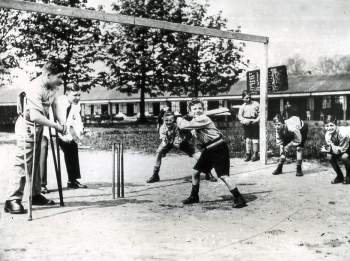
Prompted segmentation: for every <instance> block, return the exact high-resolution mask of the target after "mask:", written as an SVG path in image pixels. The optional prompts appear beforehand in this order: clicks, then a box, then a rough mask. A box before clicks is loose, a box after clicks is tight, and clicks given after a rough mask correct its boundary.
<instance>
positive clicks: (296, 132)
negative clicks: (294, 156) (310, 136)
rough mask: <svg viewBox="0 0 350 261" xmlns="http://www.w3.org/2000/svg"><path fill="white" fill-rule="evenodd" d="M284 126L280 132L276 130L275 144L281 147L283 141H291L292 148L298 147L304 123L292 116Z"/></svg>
mask: <svg viewBox="0 0 350 261" xmlns="http://www.w3.org/2000/svg"><path fill="white" fill-rule="evenodd" d="M284 123H285V124H284V126H283V128H282V129H280V130H276V144H277V145H283V144H285V141H286V140H288V141H291V142H292V144H291V145H293V146H298V145H300V144H301V142H302V134H301V132H300V130H301V129H302V128H303V126H304V122H303V121H302V120H300V118H299V117H297V116H293V117H290V118H289V119H288V120H286V121H285V122H284Z"/></svg>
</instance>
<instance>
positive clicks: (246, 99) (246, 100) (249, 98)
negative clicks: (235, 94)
mask: <svg viewBox="0 0 350 261" xmlns="http://www.w3.org/2000/svg"><path fill="white" fill-rule="evenodd" d="M242 100H243V102H244V103H250V102H251V101H252V94H251V93H250V92H248V91H246V90H244V91H243V92H242Z"/></svg>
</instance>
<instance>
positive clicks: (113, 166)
mask: <svg viewBox="0 0 350 261" xmlns="http://www.w3.org/2000/svg"><path fill="white" fill-rule="evenodd" d="M112 199H115V143H113V144H112Z"/></svg>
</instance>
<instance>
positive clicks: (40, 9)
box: [0, 0, 269, 164]
mask: <svg viewBox="0 0 350 261" xmlns="http://www.w3.org/2000/svg"><path fill="white" fill-rule="evenodd" d="M0 8H8V9H15V10H20V11H28V12H37V13H46V14H52V15H61V16H70V17H75V18H82V19H92V20H99V21H105V22H113V23H121V24H127V25H137V26H145V27H152V28H158V29H165V30H170V31H175V32H183V33H190V34H197V35H207V36H212V37H219V38H226V39H232V40H240V41H247V42H257V43H263V44H264V46H265V50H264V63H263V66H262V68H261V74H260V75H261V79H260V84H261V86H260V162H261V163H263V164H266V163H267V146H266V137H267V78H268V77H267V73H268V72H267V68H268V56H267V54H268V43H269V38H268V37H265V36H258V35H249V34H242V33H234V32H228V31H221V30H217V29H211V28H205V27H199V26H190V25H183V24H177V23H170V22H166V21H159V20H153V19H147V18H140V17H134V16H127V15H121V14H114V13H106V12H102V11H93V10H84V9H78V8H72V7H65V6H59V5H49V4H43V3H33V2H24V1H17V0H0Z"/></svg>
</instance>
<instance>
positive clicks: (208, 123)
mask: <svg viewBox="0 0 350 261" xmlns="http://www.w3.org/2000/svg"><path fill="white" fill-rule="evenodd" d="M188 109H189V114H190V116H192V117H193V119H192V120H191V121H187V120H186V119H184V118H182V117H179V118H178V119H177V125H178V127H179V128H180V129H183V130H191V133H192V135H193V138H194V139H195V141H196V143H197V144H198V145H201V147H202V148H203V151H202V153H201V155H200V157H199V159H198V161H197V163H196V164H195V165H194V167H193V169H194V171H193V174H192V191H191V195H190V196H189V197H188V198H187V199H185V200H184V201H183V203H184V204H194V203H198V202H199V196H198V193H199V181H200V178H199V175H200V173H201V172H203V173H207V172H209V171H211V169H212V168H214V169H215V171H216V173H217V175H218V177H219V178H220V179H221V180H222V181H223V182H224V183H225V184H226V186H227V187H228V189H229V190H230V192H231V193H232V195H233V205H232V207H233V208H241V207H244V206H246V202H245V200H244V198H243V196H242V195H241V193H240V192H239V191H238V188H237V187H236V185H235V184H234V183H233V182H232V181H231V180H230V177H229V176H230V154H229V148H228V146H227V144H226V142H225V141H224V140H223V139H222V134H221V132H220V131H219V130H218V129H217V128H216V126H215V124H214V123H213V122H212V120H211V119H210V118H209V117H208V116H206V115H205V114H204V104H203V102H202V101H201V100H199V99H197V98H194V99H192V100H191V101H190V103H189V105H188Z"/></svg>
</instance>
